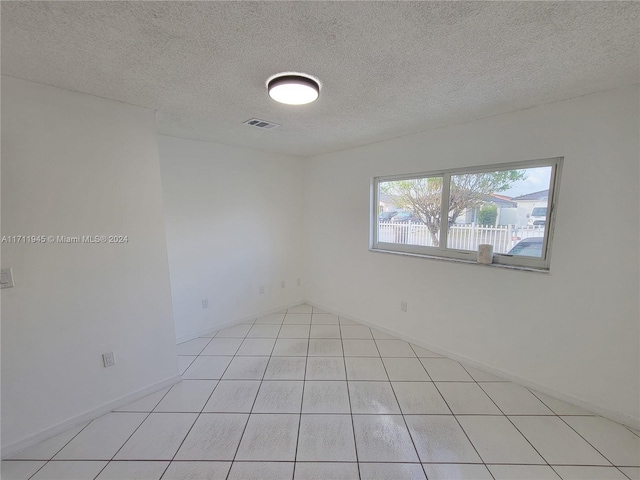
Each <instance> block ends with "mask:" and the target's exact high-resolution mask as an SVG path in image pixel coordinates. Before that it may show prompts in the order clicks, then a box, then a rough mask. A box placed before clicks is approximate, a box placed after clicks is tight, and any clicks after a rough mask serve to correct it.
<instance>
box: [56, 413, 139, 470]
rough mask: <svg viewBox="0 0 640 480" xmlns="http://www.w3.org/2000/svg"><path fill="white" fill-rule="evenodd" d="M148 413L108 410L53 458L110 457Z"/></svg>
mask: <svg viewBox="0 0 640 480" xmlns="http://www.w3.org/2000/svg"><path fill="white" fill-rule="evenodd" d="M146 417H147V414H146V413H107V414H106V415H103V416H101V417H98V418H96V419H95V420H93V421H92V422H91V423H90V424H89V425H87V427H86V428H85V429H84V430H82V432H80V433H79V434H78V435H77V436H76V437H75V438H74V439H73V440H71V441H70V442H69V443H68V444H67V446H66V447H64V448H63V449H62V450H60V452H59V453H58V454H57V455H56V456H55V457H53V458H54V459H55V460H111V459H112V458H113V456H114V455H115V454H116V452H117V451H118V450H119V449H120V447H122V445H124V442H126V441H127V439H128V438H129V437H130V436H131V434H132V433H133V432H134V431H135V430H136V428H138V427H139V426H140V424H141V423H142V422H143V421H144V419H145V418H146Z"/></svg>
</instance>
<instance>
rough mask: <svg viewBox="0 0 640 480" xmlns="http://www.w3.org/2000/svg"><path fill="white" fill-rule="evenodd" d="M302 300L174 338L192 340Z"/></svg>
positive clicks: (274, 311) (180, 341)
mask: <svg viewBox="0 0 640 480" xmlns="http://www.w3.org/2000/svg"><path fill="white" fill-rule="evenodd" d="M302 302H303V300H300V301H297V302H295V303H291V304H286V305H281V306H279V307H276V308H270V309H269V310H263V311H261V312H259V313H256V314H255V315H248V316H246V317H242V318H237V319H235V320H231V321H229V322H224V323H218V324H216V325H215V326H213V327H210V328H206V329H204V330H200V331H199V332H193V333H188V334H186V335H182V336H180V337H177V338H176V343H184V342H188V341H189V340H194V339H196V338H198V337H202V336H204V335H209V334H211V333H213V332H217V331H218V330H222V329H223V328H227V327H233V326H234V325H237V324H239V323H244V322H249V321H251V320H255V319H256V318H258V317H263V316H265V315H270V314H272V313H278V312H279V311H281V310H286V309H287V308H291V307H295V306H296V305H300V304H301V303H302Z"/></svg>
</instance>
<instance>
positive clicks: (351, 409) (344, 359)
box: [338, 317, 362, 479]
mask: <svg viewBox="0 0 640 480" xmlns="http://www.w3.org/2000/svg"><path fill="white" fill-rule="evenodd" d="M338 330H340V346H341V347H342V363H343V365H344V381H345V384H346V385H347V400H348V401H349V416H350V417H351V430H352V431H353V447H354V449H355V451H356V465H357V466H358V479H362V474H361V473H360V457H359V456H358V441H357V440H356V426H355V422H354V421H353V407H352V406H351V392H350V391H349V376H348V375H347V357H346V356H345V355H344V339H343V338H342V323H340V317H338Z"/></svg>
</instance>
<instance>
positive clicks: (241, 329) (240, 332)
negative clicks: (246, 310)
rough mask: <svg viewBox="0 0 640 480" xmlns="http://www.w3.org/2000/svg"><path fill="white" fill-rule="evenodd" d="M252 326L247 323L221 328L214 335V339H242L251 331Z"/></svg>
mask: <svg viewBox="0 0 640 480" xmlns="http://www.w3.org/2000/svg"><path fill="white" fill-rule="evenodd" d="M252 326H253V325H252V324H249V323H241V324H239V325H234V326H232V327H227V328H223V329H222V330H220V331H219V332H218V333H217V334H216V338H223V337H241V338H244V337H246V336H247V333H249V330H251V327H252Z"/></svg>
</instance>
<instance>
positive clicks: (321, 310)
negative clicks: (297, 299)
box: [313, 307, 329, 314]
mask: <svg viewBox="0 0 640 480" xmlns="http://www.w3.org/2000/svg"><path fill="white" fill-rule="evenodd" d="M313 313H314V314H316V313H329V312H326V311H324V310H323V309H321V308H319V307H313Z"/></svg>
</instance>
